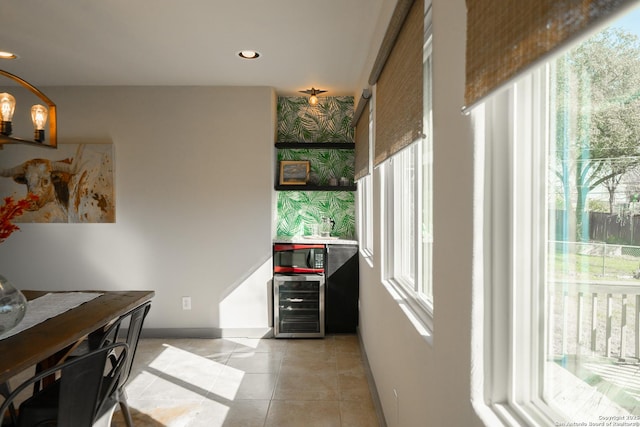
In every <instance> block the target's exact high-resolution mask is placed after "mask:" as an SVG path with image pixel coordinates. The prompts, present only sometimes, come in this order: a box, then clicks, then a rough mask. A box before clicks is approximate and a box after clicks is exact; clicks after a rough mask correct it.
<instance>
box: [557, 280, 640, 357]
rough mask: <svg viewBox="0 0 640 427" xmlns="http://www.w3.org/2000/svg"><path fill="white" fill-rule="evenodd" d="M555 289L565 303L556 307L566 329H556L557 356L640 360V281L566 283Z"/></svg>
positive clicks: (560, 283)
mask: <svg viewBox="0 0 640 427" xmlns="http://www.w3.org/2000/svg"><path fill="white" fill-rule="evenodd" d="M553 286H555V289H556V292H555V293H554V295H555V297H556V298H559V299H561V301H555V302H554V303H552V304H553V307H554V311H555V314H556V315H559V316H560V317H561V318H562V328H555V331H556V334H555V335H554V336H553V340H554V341H555V346H554V347H555V349H554V352H557V351H558V350H560V351H561V353H562V354H564V355H567V354H585V353H586V354H589V355H592V356H604V357H613V358H618V359H625V360H627V359H629V358H634V359H637V360H640V281H638V282H637V284H636V283H635V282H632V281H611V282H595V281H594V282H586V281H585V282H579V281H575V282H567V281H562V282H559V283H558V282H556V283H555V284H553ZM572 305H573V307H572ZM558 341H560V342H558ZM558 345H560V346H561V348H560V349H559V348H558Z"/></svg>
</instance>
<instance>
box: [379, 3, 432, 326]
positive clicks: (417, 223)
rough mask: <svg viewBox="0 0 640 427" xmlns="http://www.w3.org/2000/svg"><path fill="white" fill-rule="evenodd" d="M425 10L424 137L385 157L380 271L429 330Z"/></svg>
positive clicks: (428, 93)
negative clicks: (381, 268)
mask: <svg viewBox="0 0 640 427" xmlns="http://www.w3.org/2000/svg"><path fill="white" fill-rule="evenodd" d="M430 19H431V15H430V10H429V11H428V12H427V13H426V14H425V21H426V24H427V25H425V29H426V30H425V44H424V56H423V67H424V70H423V76H424V88H423V89H424V92H423V93H424V101H423V102H424V108H423V110H424V118H423V124H424V130H423V133H424V137H423V138H422V139H420V140H418V141H415V142H413V143H412V144H410V145H409V146H408V147H406V148H404V149H403V150H401V151H400V152H398V153H396V154H395V155H393V156H392V157H391V158H390V159H388V160H387V161H386V162H385V163H384V164H383V165H382V169H381V173H382V175H383V177H384V180H383V181H384V187H383V188H384V197H383V202H384V221H383V226H384V239H385V242H386V244H385V245H384V247H385V249H386V252H385V256H386V258H385V264H384V267H385V268H384V275H385V277H384V278H385V280H386V281H387V283H389V284H391V285H392V286H393V287H394V290H395V291H396V292H398V293H399V295H400V299H401V300H402V301H403V302H406V307H407V308H408V309H409V310H411V314H412V315H415V316H416V317H417V318H418V319H420V322H421V324H422V325H423V326H426V328H427V329H432V328H433V322H432V319H433V293H432V285H431V275H432V270H431V252H432V251H431V247H432V242H433V238H432V236H433V232H432V225H431V224H432V208H431V203H432V164H433V160H432V157H433V156H432V131H431V111H432V102H431V99H432V98H431V80H432V79H431V67H432V63H431V59H432V56H431V26H430Z"/></svg>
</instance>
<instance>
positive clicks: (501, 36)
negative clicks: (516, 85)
mask: <svg viewBox="0 0 640 427" xmlns="http://www.w3.org/2000/svg"><path fill="white" fill-rule="evenodd" d="M633 2H634V0H527V1H522V0H466V3H467V53H466V59H467V63H466V88H465V99H464V101H465V106H466V107H465V108H470V107H472V106H473V105H475V104H477V103H478V102H479V101H480V100H481V99H482V98H483V97H484V96H486V95H488V94H489V93H491V92H493V91H494V90H496V89H498V88H499V87H500V86H502V85H503V84H505V83H507V82H509V81H510V80H512V79H514V78H515V77H516V76H517V75H519V74H520V73H522V72H523V71H525V70H526V69H527V68H529V67H530V66H532V65H534V64H535V63H536V62H539V61H541V60H543V59H545V57H547V55H548V54H551V53H553V52H555V51H557V50H558V49H559V48H560V47H562V46H563V45H565V44H566V43H567V42H569V41H571V40H572V39H574V38H575V37H577V36H579V35H581V34H583V33H584V32H585V31H586V30H587V29H589V28H591V27H592V26H593V24H595V23H597V22H601V21H602V20H604V19H606V18H609V17H610V16H611V15H612V14H613V12H616V11H619V10H621V9H622V7H623V6H625V5H628V4H631V3H633Z"/></svg>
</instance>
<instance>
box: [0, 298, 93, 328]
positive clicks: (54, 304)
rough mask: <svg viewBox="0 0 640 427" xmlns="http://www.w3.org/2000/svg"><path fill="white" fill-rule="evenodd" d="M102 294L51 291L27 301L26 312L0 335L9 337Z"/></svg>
mask: <svg viewBox="0 0 640 427" xmlns="http://www.w3.org/2000/svg"><path fill="white" fill-rule="evenodd" d="M100 295H102V294H101V293H99V292H53V293H49V294H45V295H43V296H41V297H38V298H36V299H33V300H31V301H28V302H27V312H26V313H25V315H24V318H23V319H22V321H21V322H20V323H19V324H18V326H16V327H15V328H13V329H11V330H9V331H7V332H5V333H4V334H2V335H0V340H2V339H5V338H9V337H10V336H13V335H15V334H17V333H20V332H22V331H24V330H25V329H28V328H30V327H32V326H34V325H37V324H38V323H40V322H44V321H45V320H47V319H50V318H52V317H55V316H57V315H59V314H62V313H64V312H65V311H69V310H71V309H72V308H75V307H77V306H79V305H80V304H84V303H85V302H87V301H91V300H92V299H94V298H97V297H99V296H100Z"/></svg>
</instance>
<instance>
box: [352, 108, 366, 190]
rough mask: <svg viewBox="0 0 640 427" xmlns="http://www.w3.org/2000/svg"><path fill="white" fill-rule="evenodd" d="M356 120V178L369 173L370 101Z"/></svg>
mask: <svg viewBox="0 0 640 427" xmlns="http://www.w3.org/2000/svg"><path fill="white" fill-rule="evenodd" d="M362 102H364V104H363V108H362V113H361V114H360V115H359V116H358V121H357V122H356V154H355V179H360V178H362V177H364V176H367V175H369V101H368V100H367V101H364V99H363V100H362Z"/></svg>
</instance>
